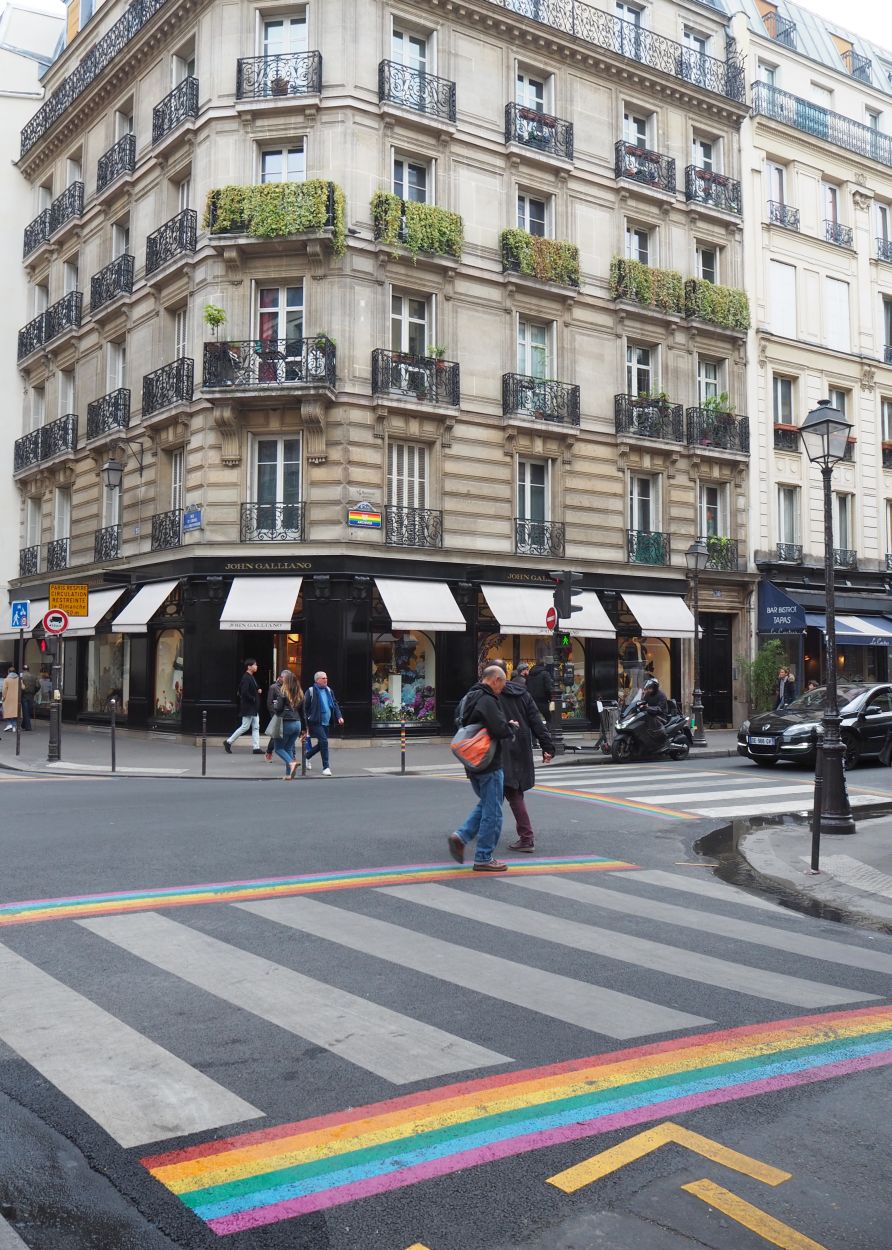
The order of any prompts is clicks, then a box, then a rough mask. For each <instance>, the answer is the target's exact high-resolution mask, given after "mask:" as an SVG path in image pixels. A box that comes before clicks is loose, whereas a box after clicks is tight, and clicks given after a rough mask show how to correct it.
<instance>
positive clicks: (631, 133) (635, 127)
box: [623, 110, 650, 148]
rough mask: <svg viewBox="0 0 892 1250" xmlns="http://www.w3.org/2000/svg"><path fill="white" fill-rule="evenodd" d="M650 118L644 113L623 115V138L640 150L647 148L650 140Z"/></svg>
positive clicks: (627, 112)
mask: <svg viewBox="0 0 892 1250" xmlns="http://www.w3.org/2000/svg"><path fill="white" fill-rule="evenodd" d="M649 122H650V118H649V117H648V116H647V115H646V114H644V113H633V112H631V111H629V110H627V111H626V112H625V113H623V138H624V139H625V141H626V143H631V144H633V145H634V146H635V147H638V148H646V147H647V146H648V142H649V139H650V125H649Z"/></svg>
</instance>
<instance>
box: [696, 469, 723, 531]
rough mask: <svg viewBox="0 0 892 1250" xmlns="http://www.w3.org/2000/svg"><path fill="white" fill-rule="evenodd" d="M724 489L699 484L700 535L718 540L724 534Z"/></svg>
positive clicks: (717, 486) (704, 483)
mask: <svg viewBox="0 0 892 1250" xmlns="http://www.w3.org/2000/svg"><path fill="white" fill-rule="evenodd" d="M725 530H726V527H725V488H724V486H719V485H713V484H712V483H708V482H701V483H700V534H701V535H702V536H703V537H704V538H719V537H722V536H724V534H725Z"/></svg>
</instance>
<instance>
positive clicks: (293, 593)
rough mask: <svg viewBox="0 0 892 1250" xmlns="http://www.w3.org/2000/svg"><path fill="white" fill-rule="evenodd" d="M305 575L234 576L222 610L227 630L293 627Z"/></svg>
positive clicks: (223, 626)
mask: <svg viewBox="0 0 892 1250" xmlns="http://www.w3.org/2000/svg"><path fill="white" fill-rule="evenodd" d="M302 583H303V578H302V577H293V576H292V577H285V576H283V577H234V578H233V579H232V585H231V586H230V588H229V594H228V596H227V598H226V602H225V603H224V605H223V611H222V612H221V613H220V628H221V629H227V630H252V629H256V630H289V629H291V621H292V618H293V617H294V609H295V606H296V604H297V597H298V595H299V594H300V588H301V585H302Z"/></svg>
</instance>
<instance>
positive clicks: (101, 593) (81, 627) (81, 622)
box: [62, 586, 127, 638]
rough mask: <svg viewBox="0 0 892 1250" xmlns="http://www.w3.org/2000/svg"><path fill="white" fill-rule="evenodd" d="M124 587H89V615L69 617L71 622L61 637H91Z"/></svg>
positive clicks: (121, 593)
mask: <svg viewBox="0 0 892 1250" xmlns="http://www.w3.org/2000/svg"><path fill="white" fill-rule="evenodd" d="M126 589H127V587H126V586H114V587H112V588H111V589H110V590H93V588H92V587H91V588H90V603H89V608H90V612H89V615H87V616H72V617H70V618H69V619H70V621H71V624H70V625H69V626H68V628H67V629H66V631H65V633H64V634H63V635H62V637H63V638H92V637H93V635H94V634H95V633H96V626H97V625H98V624H99V622H100V621H101V620H102V618H103V617H104V616H105V614H106V613H107V612H110V611H111V609H112V608H113V607H114V606H115V604H116V603H117V602H118V600H119V599H120V597H121V595H123V593H124V591H125V590H126Z"/></svg>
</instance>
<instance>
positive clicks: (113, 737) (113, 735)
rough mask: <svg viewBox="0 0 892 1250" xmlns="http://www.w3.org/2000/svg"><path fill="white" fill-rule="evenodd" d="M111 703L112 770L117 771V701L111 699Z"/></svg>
mask: <svg viewBox="0 0 892 1250" xmlns="http://www.w3.org/2000/svg"><path fill="white" fill-rule="evenodd" d="M109 703H110V705H111V751H112V769H111V770H112V772H115V771H116V770H117V761H116V760H115V711H116V709H117V704H116V703H115V701H114V699H110V700H109Z"/></svg>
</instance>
